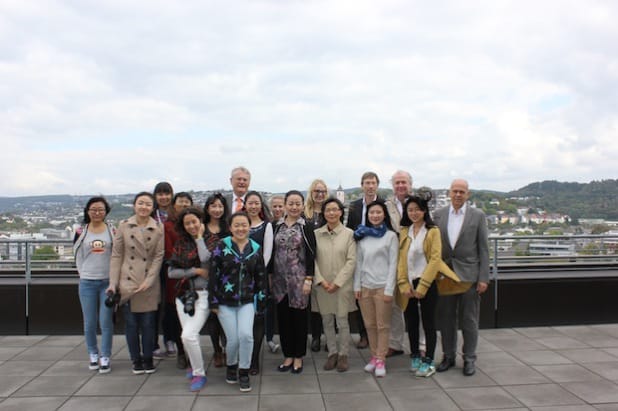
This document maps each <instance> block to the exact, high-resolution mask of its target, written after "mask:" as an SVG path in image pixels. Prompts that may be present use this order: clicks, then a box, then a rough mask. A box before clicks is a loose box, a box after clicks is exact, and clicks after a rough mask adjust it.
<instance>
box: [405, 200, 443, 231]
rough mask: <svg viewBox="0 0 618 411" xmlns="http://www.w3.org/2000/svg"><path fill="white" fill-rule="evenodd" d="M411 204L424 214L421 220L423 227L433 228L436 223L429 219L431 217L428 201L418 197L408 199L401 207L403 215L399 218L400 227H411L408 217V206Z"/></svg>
mask: <svg viewBox="0 0 618 411" xmlns="http://www.w3.org/2000/svg"><path fill="white" fill-rule="evenodd" d="M412 203H414V204H416V205H417V206H418V208H420V209H421V211H423V212H424V213H425V214H424V217H423V220H424V221H425V226H427V228H431V227H435V225H436V223H434V222H433V220H432V219H431V215H430V213H429V204H428V203H429V201H428V200H425V199H423V198H421V197H419V196H410V197H408V200H407V201H406V204H405V205H404V206H403V213H402V214H403V215H402V216H401V226H402V227H410V226H411V225H412V220H411V219H410V217H409V216H408V205H410V204H412Z"/></svg>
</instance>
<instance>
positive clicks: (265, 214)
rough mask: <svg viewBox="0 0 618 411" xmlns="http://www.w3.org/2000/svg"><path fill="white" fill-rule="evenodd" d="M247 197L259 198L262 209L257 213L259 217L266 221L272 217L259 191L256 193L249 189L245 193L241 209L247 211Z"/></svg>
mask: <svg viewBox="0 0 618 411" xmlns="http://www.w3.org/2000/svg"><path fill="white" fill-rule="evenodd" d="M249 197H257V198H259V199H260V204H262V209H261V210H260V214H259V216H260V218H261V219H262V220H264V221H266V222H268V221H270V220H272V218H273V217H272V214H271V213H270V209H269V208H268V205H267V204H266V202H265V201H264V199H263V198H262V196H261V195H260V193H258V192H257V191H249V192H248V193H247V194H245V205H244V206H243V210H245V211H247V201H248V200H249Z"/></svg>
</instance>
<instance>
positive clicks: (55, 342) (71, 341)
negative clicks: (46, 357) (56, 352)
mask: <svg viewBox="0 0 618 411" xmlns="http://www.w3.org/2000/svg"><path fill="white" fill-rule="evenodd" d="M80 344H84V345H85V344H86V343H85V341H84V336H82V335H50V336H48V337H45V338H44V339H43V340H41V341H39V343H38V344H37V346H39V347H72V348H75V347H77V346H78V345H80Z"/></svg>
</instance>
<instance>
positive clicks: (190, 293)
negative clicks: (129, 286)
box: [168, 207, 210, 391]
mask: <svg viewBox="0 0 618 411" xmlns="http://www.w3.org/2000/svg"><path fill="white" fill-rule="evenodd" d="M204 231H205V227H204V224H203V223H202V212H201V211H200V210H199V209H197V208H194V207H189V208H186V209H184V210H182V211H181V212H180V214H179V215H178V219H177V220H176V233H177V234H178V239H177V240H176V243H175V244H174V251H173V253H172V257H171V258H170V260H169V272H168V276H169V277H170V278H182V282H183V283H186V284H187V285H188V287H182V286H181V287H180V290H185V291H184V292H183V293H182V294H181V295H179V296H178V297H177V298H176V312H177V313H178V319H179V320H180V324H181V325H182V335H181V339H182V344H183V346H184V349H185V352H186V354H187V355H188V356H189V362H190V363H191V373H190V374H188V375H190V376H191V384H190V386H189V389H190V390H191V391H199V390H201V389H202V388H203V387H204V385H205V384H206V370H205V369H204V358H203V357H202V349H201V347H200V330H201V329H202V327H203V326H204V323H205V322H206V319H207V318H208V291H207V287H208V271H207V269H206V268H207V267H206V265H207V262H208V260H209V259H210V252H209V251H208V249H207V248H206V243H205V242H204Z"/></svg>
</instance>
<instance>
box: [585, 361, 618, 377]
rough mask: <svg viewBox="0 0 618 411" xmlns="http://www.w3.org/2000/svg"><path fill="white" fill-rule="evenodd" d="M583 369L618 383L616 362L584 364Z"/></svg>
mask: <svg viewBox="0 0 618 411" xmlns="http://www.w3.org/2000/svg"><path fill="white" fill-rule="evenodd" d="M585 367H586V368H588V369H589V370H590V371H592V372H594V373H596V374H599V375H601V376H602V377H603V378H607V379H608V380H612V381H616V382H618V361H613V362H603V363H595V364H586V365H585Z"/></svg>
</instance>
